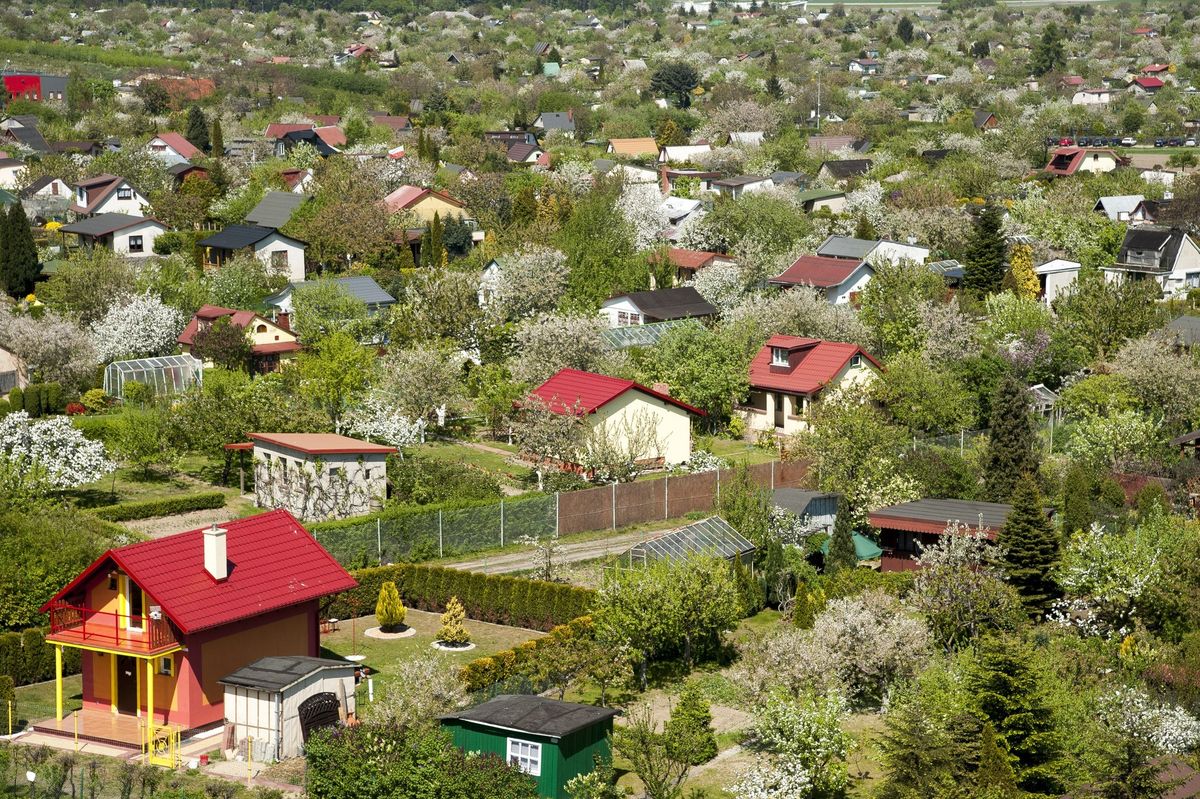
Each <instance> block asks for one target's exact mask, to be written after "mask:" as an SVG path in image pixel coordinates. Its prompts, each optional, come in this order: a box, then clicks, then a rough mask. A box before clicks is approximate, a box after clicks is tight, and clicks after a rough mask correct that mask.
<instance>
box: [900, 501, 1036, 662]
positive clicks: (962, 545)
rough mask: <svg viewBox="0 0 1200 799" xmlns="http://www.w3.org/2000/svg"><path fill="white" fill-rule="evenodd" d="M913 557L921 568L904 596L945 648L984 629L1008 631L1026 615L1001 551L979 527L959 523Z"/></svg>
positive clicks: (951, 524)
mask: <svg viewBox="0 0 1200 799" xmlns="http://www.w3.org/2000/svg"><path fill="white" fill-rule="evenodd" d="M914 560H915V561H916V562H917V563H918V564H919V565H920V566H921V569H920V570H919V571H918V572H917V578H916V580H915V581H914V583H913V590H912V592H911V593H910V594H909V596H908V597H907V601H908V603H909V604H910V605H912V607H914V608H916V609H917V610H919V611H920V612H921V613H923V614H924V615H925V618H926V620H927V622H928V623H929V628H930V633H931V634H932V635H933V637H934V639H935V640H936V641H937V642H938V643H940V644H941V645H942V646H943V647H945V648H946V649H955V648H958V647H959V646H961V645H963V644H965V643H969V642H970V641H973V640H974V639H975V638H976V637H977V636H978V635H979V634H980V633H981V632H982V631H983V630H985V629H1010V628H1013V627H1016V626H1017V625H1018V624H1020V623H1021V621H1022V620H1023V618H1024V610H1023V608H1022V605H1021V598H1020V596H1019V595H1018V594H1017V593H1016V592H1015V591H1014V590H1013V589H1012V588H1011V587H1010V586H1009V585H1007V584H1006V583H1005V582H1004V575H1003V572H1002V570H1001V568H1000V564H1001V563H1003V562H1004V552H1003V550H1002V549H1000V548H999V547H997V546H995V545H994V544H992V543H991V542H990V541H988V538H987V535H986V534H985V533H984V531H983V528H982V527H979V528H976V529H972V528H971V527H969V526H968V525H966V524H962V523H960V522H957V521H953V522H950V523H949V524H948V525H947V526H946V530H945V532H944V533H943V534H942V535H940V536H938V540H937V542H936V543H935V544H933V545H932V546H930V547H924V546H921V554H919V555H918V556H916V557H915V558H914Z"/></svg>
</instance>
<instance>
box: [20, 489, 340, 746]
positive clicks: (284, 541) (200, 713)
mask: <svg viewBox="0 0 1200 799" xmlns="http://www.w3.org/2000/svg"><path fill="white" fill-rule="evenodd" d="M355 585H356V583H355V581H354V578H353V577H351V576H350V575H349V574H348V573H347V572H346V570H345V569H344V568H342V567H341V565H339V564H338V562H337V561H336V560H334V559H333V557H332V556H331V555H330V554H329V553H328V552H326V551H325V549H324V548H323V547H322V546H321V545H320V544H318V543H317V542H316V540H315V539H313V537H312V536H311V535H309V533H308V531H307V530H305V529H304V528H303V527H302V526H301V525H300V523H299V522H297V521H296V519H295V518H293V517H292V515H291V514H290V513H288V512H287V511H285V510H275V511H271V512H269V513H263V514H259V515H257V516H251V517H248V518H245V519H235V520H232V521H229V522H225V523H224V524H223V525H222V526H221V527H218V526H217V525H215V524H214V525H213V526H212V527H211V528H208V529H203V528H201V529H197V530H192V531H190V532H186V533H179V534H177V535H171V536H167V537H165V538H159V539H155V540H152V541H144V542H141V543H137V544H130V545H128V546H124V547H119V548H117V549H111V550H109V551H108V552H105V553H104V554H103V555H101V556H100V557H99V558H97V559H96V560H95V561H94V562H93V563H92V564H91V565H90V566H88V567H87V568H86V569H84V570H83V572H81V573H80V574H79V576H78V577H76V578H75V579H74V580H72V581H71V582H70V583H69V584H68V585H67V586H66V587H64V588H63V589H62V590H60V591H59V592H58V593H57V594H55V595H54V597H53V598H52V599H51V600H50V601H49V602H47V603H46V604H45V605H44V606H43V607H42V612H43V613H48V614H49V616H50V632H49V634H48V635H47V636H46V640H47V642H48V643H49V644H51V645H52V646H54V647H55V648H56V650H58V653H59V657H58V662H59V664H60V665H61V651H62V649H63V648H73V649H78V650H80V651H81V654H82V672H83V710H82V711H79V712H77V713H76V714H73V715H75V716H76V718H74V719H71V718H64V716H63V712H62V674H61V670H59V672H58V674H57V679H56V699H57V702H56V704H57V713H56V718H55V719H52V720H50V721H47V722H42V723H39V724H37V725H35V726H36V727H37V728H38V729H40V730H43V731H45V732H50V733H57V734H63V735H68V736H70V735H73V734H75V731H76V730H78V735H79V737H81V738H86V739H88V740H103V741H106V742H109V743H114V744H117V745H120V746H126V747H130V748H135V749H136V748H141V745H142V743H143V742H144V741H145V740H146V733H145V732H144V731H143V730H144V727H143V724H144V722H145V721H146V720H149V721H152V722H153V723H154V724H166V725H170V726H172V727H174V728H176V729H179V730H195V729H200V728H205V727H210V726H215V725H217V724H220V723H221V721H222V719H223V717H224V707H223V704H224V689H223V687H222V686H221V685H220V683H219V681H220V680H221V679H222V678H223V677H225V676H226V675H227V674H229V673H230V672H233V671H235V670H236V669H239V668H241V667H243V666H246V665H248V664H250V663H252V662H254V661H256V660H258V659H259V658H262V657H268V656H285V655H301V656H309V657H315V656H317V654H318V650H319V648H320V646H319V639H318V620H319V617H320V603H321V600H322V599H325V598H327V597H330V596H332V595H334V594H337V593H340V592H342V591H346V590H348V589H350V588H353V587H354V586H355ZM150 729H151V730H153V728H150Z"/></svg>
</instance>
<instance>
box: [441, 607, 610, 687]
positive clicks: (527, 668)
mask: <svg viewBox="0 0 1200 799" xmlns="http://www.w3.org/2000/svg"><path fill="white" fill-rule="evenodd" d="M595 634H596V627H595V625H594V624H593V623H592V617H591V616H580V617H579V618H577V619H572V620H571V621H570V622H568V623H567V624H560V625H559V626H557V627H555V628H554V629H552V630H551V631H550V634H549V635H546V636H543V637H541V638H534V639H532V640H529V641H525V642H524V643H520V644H517V645H516V646H515V647H513V648H512V649H505V650H504V651H503V652H497V653H495V654H493V655H489V656H487V657H481V658H475V660H472V661H471V662H470V663H468V664H467V665H465V666H463V667H462V671H460V672H459V677H461V678H462V681H463V684H464V685H465V686H466V688H467V691H468V692H471V693H474V692H475V691H482V690H483V689H484V688H487V687H488V686H490V685H494V684H496V683H498V682H500V681H501V680H507V679H509V678H510V677H514V676H516V675H518V674H520V673H522V672H532V671H536V669H535V668H533V666H534V663H535V661H536V660H537V658H538V656H539V654H538V653H539V652H540V651H541V650H542V649H544V648H545V647H547V646H550V645H552V644H557V643H559V642H560V641H566V640H570V639H572V638H585V639H591V638H593V637H594V636H595Z"/></svg>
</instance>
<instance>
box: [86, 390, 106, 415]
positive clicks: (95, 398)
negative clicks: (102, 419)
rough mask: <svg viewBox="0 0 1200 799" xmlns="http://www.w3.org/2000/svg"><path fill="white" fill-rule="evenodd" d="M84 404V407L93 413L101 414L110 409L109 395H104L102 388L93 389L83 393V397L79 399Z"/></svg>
mask: <svg viewBox="0 0 1200 799" xmlns="http://www.w3.org/2000/svg"><path fill="white" fill-rule="evenodd" d="M79 401H80V402H82V403H83V407H85V408H87V409H88V410H89V411H91V412H92V413H99V412H100V411H102V410H104V409H106V408H107V407H108V395H107V394H105V393H104V389H102V388H91V389H88V390H87V391H85V392H83V396H82V397H80V398H79Z"/></svg>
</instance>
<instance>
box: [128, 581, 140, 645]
mask: <svg viewBox="0 0 1200 799" xmlns="http://www.w3.org/2000/svg"><path fill="white" fill-rule="evenodd" d="M143 600H144V597H143V596H142V589H141V588H139V587H138V586H137V584H136V583H134V581H133V580H130V579H129V577H128V576H126V577H125V613H126V614H127V616H128V618H127V619H126V620H125V627H126V628H128V629H130V630H136V631H139V632H140V631H141V629H142V611H143V609H144V607H143V604H144V602H143Z"/></svg>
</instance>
